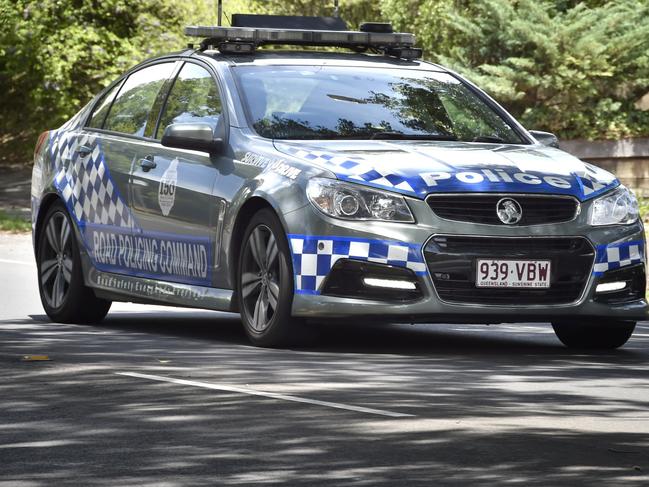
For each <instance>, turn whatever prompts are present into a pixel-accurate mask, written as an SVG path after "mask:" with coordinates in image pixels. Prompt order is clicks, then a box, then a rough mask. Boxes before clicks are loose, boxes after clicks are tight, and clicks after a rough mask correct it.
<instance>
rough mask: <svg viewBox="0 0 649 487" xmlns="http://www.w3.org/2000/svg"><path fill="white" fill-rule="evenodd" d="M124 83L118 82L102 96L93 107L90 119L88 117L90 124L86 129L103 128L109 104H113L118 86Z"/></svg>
mask: <svg viewBox="0 0 649 487" xmlns="http://www.w3.org/2000/svg"><path fill="white" fill-rule="evenodd" d="M123 82H124V81H123V80H122V81H120V82H119V83H117V84H116V85H115V86H113V88H112V89H110V90H109V91H108V92H107V93H105V94H104V96H103V97H102V99H101V100H99V102H98V103H97V105H95V111H94V112H92V117H90V122H88V127H92V128H95V129H100V128H102V127H103V126H104V120H106V114H107V113H108V110H109V109H110V104H111V103H113V100H114V99H115V95H117V92H118V91H119V88H120V86H122V83H123Z"/></svg>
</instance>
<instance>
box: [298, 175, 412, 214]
mask: <svg viewBox="0 0 649 487" xmlns="http://www.w3.org/2000/svg"><path fill="white" fill-rule="evenodd" d="M306 194H307V196H308V198H309V201H311V203H313V205H314V206H315V207H316V208H318V209H319V210H320V211H322V212H323V213H325V214H327V215H329V216H333V217H336V218H343V219H346V220H380V221H392V222H410V223H412V222H414V221H415V219H414V218H413V216H412V213H411V212H410V208H408V205H407V204H406V201H405V200H404V199H403V197H401V196H399V195H395V194H389V193H385V192H383V191H375V190H373V189H368V188H364V187H362V186H359V185H356V184H348V183H344V182H341V181H337V180H335V179H325V178H313V179H311V180H309V182H308V184H307V187H306Z"/></svg>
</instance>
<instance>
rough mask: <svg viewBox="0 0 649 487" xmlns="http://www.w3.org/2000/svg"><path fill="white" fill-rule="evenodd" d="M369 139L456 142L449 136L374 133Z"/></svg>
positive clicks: (453, 136) (454, 137) (453, 137)
mask: <svg viewBox="0 0 649 487" xmlns="http://www.w3.org/2000/svg"><path fill="white" fill-rule="evenodd" d="M370 139H372V140H379V139H386V140H389V139H394V140H457V137H456V136H455V135H451V134H404V133H403V132H388V131H386V132H376V133H375V134H373V135H372V136H371V137H370Z"/></svg>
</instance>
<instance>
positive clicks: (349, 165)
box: [287, 146, 425, 194]
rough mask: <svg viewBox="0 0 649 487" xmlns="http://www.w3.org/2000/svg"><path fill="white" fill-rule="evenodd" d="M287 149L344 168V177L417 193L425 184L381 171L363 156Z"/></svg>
mask: <svg viewBox="0 0 649 487" xmlns="http://www.w3.org/2000/svg"><path fill="white" fill-rule="evenodd" d="M287 150H288V151H289V152H291V154H293V155H294V156H295V157H298V158H300V159H304V160H307V161H310V162H313V163H315V164H323V165H328V166H333V169H334V172H335V169H336V168H339V169H342V170H344V173H342V174H340V176H342V177H343V178H344V179H351V180H357V181H362V182H365V183H368V184H371V185H375V186H381V187H384V188H387V189H391V190H394V191H401V192H405V193H411V194H416V193H417V192H418V191H419V190H421V189H422V187H423V186H425V183H424V180H423V179H421V178H419V179H420V180H413V179H412V178H406V177H404V176H401V175H398V174H395V173H394V172H392V171H383V172H381V171H379V170H377V169H376V167H375V166H374V165H373V164H371V163H370V162H369V161H368V160H366V159H364V158H361V157H353V158H349V157H343V156H336V155H334V154H330V153H328V152H323V151H306V150H302V149H296V148H293V147H290V146H287Z"/></svg>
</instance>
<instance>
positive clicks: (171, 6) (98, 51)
mask: <svg viewBox="0 0 649 487" xmlns="http://www.w3.org/2000/svg"><path fill="white" fill-rule="evenodd" d="M207 8H208V6H207V2H187V1H184V0H39V1H35V0H0V93H2V95H0V96H2V106H3V109H2V110H1V111H0V137H1V138H2V139H1V142H2V143H3V146H5V147H3V153H4V155H5V157H16V156H17V155H22V157H23V158H24V157H26V154H27V153H28V151H29V150H31V147H32V146H33V144H32V143H30V142H28V141H29V140H30V139H31V138H33V137H34V133H36V132H38V131H41V130H44V129H48V128H49V129H51V128H55V127H57V126H58V125H59V124H60V123H61V122H62V121H64V120H65V119H67V118H68V117H69V116H71V115H72V114H73V113H75V112H76V110H78V109H79V108H80V107H81V106H82V105H83V104H85V103H86V102H88V101H89V100H90V99H91V98H92V96H93V95H95V94H96V93H97V92H98V91H99V90H100V89H101V88H103V87H104V86H106V85H107V84H108V83H110V82H111V81H112V80H113V79H115V78H116V77H117V76H118V75H119V74H120V73H122V72H123V71H125V70H126V69H127V68H129V67H131V66H132V65H133V64H135V63H137V62H139V61H141V60H143V59H145V58H148V57H151V56H153V55H155V54H157V53H160V52H164V51H172V50H178V49H179V48H181V47H182V46H183V45H185V44H186V42H187V40H186V38H185V37H184V35H183V33H182V30H183V27H184V26H185V25H186V24H187V23H191V22H193V21H198V20H200V19H205V18H206V17H208V18H209V13H208V11H207ZM12 142H13V144H12ZM12 145H14V146H16V149H15V150H14V151H13V152H15V151H18V154H16V153H12V154H10V155H9V156H7V155H6V154H7V152H8V151H7V149H9V152H12V151H11V148H12ZM7 146H8V147H7Z"/></svg>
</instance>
